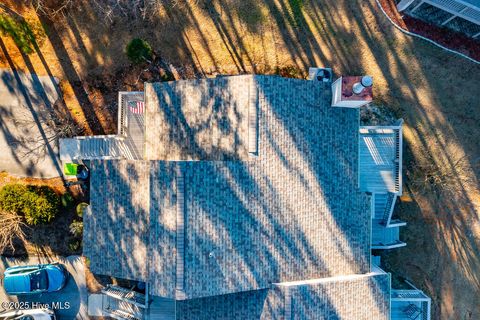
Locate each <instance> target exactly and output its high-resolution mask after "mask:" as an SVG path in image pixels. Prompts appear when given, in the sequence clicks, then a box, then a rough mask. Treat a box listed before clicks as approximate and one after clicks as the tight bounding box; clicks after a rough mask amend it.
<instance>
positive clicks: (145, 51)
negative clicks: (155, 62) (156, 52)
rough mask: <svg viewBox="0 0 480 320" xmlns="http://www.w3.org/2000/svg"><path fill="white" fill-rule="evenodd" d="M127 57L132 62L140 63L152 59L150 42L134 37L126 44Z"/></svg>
mask: <svg viewBox="0 0 480 320" xmlns="http://www.w3.org/2000/svg"><path fill="white" fill-rule="evenodd" d="M126 52H127V57H128V59H129V60H130V61H131V62H132V63H134V64H140V63H143V62H145V61H148V60H151V59H152V54H153V50H152V47H151V46H150V44H149V43H148V42H147V41H145V40H143V39H138V38H135V39H133V40H132V41H130V42H129V43H128V44H127V48H126Z"/></svg>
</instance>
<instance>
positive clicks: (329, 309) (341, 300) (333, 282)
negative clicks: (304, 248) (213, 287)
mask: <svg viewBox="0 0 480 320" xmlns="http://www.w3.org/2000/svg"><path fill="white" fill-rule="evenodd" d="M176 310H177V313H176V319H178V320H186V319H197V320H202V319H205V320H213V319H356V320H363V319H365V320H366V319H375V320H387V319H390V277H389V275H388V274H367V275H362V276H353V277H346V278H345V279H335V278H331V279H322V280H319V281H314V282H313V283H303V284H293V285H290V286H285V285H282V284H280V285H273V286H272V288H271V289H262V290H253V291H246V292H240V293H233V294H226V295H219V296H213V297H206V298H200V299H192V300H185V301H179V302H177V305H176Z"/></svg>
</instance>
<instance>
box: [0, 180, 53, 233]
mask: <svg viewBox="0 0 480 320" xmlns="http://www.w3.org/2000/svg"><path fill="white" fill-rule="evenodd" d="M59 206H60V199H59V197H58V195H57V194H56V193H55V191H53V190H52V189H51V188H49V187H47V186H40V187H39V186H24V185H19V184H12V185H6V186H4V187H3V188H2V189H1V190H0V208H2V209H3V210H4V211H10V212H15V213H17V214H20V215H23V216H24V217H25V220H26V222H27V224H29V225H37V224H39V223H47V222H50V221H52V220H53V218H55V216H56V215H57V213H58V209H59Z"/></svg>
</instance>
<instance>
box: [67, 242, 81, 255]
mask: <svg viewBox="0 0 480 320" xmlns="http://www.w3.org/2000/svg"><path fill="white" fill-rule="evenodd" d="M81 247H82V242H81V241H79V240H76V241H72V242H70V243H69V244H68V250H70V251H71V252H77V251H79V250H80V248H81Z"/></svg>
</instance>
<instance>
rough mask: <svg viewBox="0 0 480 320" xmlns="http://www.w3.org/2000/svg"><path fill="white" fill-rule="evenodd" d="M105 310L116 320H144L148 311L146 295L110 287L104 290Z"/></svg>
mask: <svg viewBox="0 0 480 320" xmlns="http://www.w3.org/2000/svg"><path fill="white" fill-rule="evenodd" d="M102 293H103V295H104V296H103V310H104V312H105V313H106V314H107V315H108V316H109V317H112V318H114V319H119V320H142V319H144V314H145V310H146V309H147V305H146V299H145V295H143V294H141V293H138V292H136V291H133V290H128V289H125V288H122V287H118V286H113V285H109V286H107V287H106V288H104V289H102Z"/></svg>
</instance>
